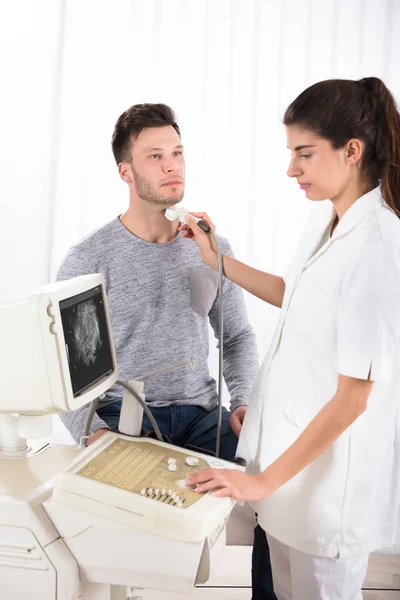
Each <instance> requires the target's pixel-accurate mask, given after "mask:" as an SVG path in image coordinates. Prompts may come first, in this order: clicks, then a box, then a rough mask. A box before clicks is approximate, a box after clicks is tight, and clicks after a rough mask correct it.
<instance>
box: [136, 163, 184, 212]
mask: <svg viewBox="0 0 400 600" xmlns="http://www.w3.org/2000/svg"><path fill="white" fill-rule="evenodd" d="M132 173H133V180H134V182H135V187H136V192H137V194H138V196H139V198H141V199H142V200H146V202H151V203H152V204H160V205H161V204H163V205H165V204H166V205H168V206H173V205H174V204H177V203H178V202H180V201H181V200H182V198H183V193H184V190H183V185H182V191H181V192H180V193H179V194H175V195H173V196H164V195H163V194H162V193H161V192H160V193H158V194H157V192H155V191H154V190H153V188H152V187H151V184H150V183H149V182H148V181H147V179H145V178H144V177H142V176H141V175H139V174H138V173H137V172H136V171H135V169H134V168H133V167H132ZM166 191H167V190H166Z"/></svg>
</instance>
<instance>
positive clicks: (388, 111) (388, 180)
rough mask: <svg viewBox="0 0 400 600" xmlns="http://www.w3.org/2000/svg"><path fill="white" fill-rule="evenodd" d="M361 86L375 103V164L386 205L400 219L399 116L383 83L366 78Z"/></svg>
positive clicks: (394, 103) (392, 99)
mask: <svg viewBox="0 0 400 600" xmlns="http://www.w3.org/2000/svg"><path fill="white" fill-rule="evenodd" d="M359 83H360V84H361V85H362V86H363V87H364V88H365V89H366V90H367V93H368V92H369V93H370V94H371V95H373V97H374V100H375V103H376V113H375V114H376V161H375V164H376V166H378V170H379V172H378V173H377V176H378V178H379V179H380V180H381V188H382V195H383V198H384V200H385V202H386V203H387V204H388V205H389V206H390V208H392V209H393V210H394V211H395V212H396V214H397V215H398V216H400V114H399V111H398V109H397V106H396V102H395V100H394V98H393V96H392V94H391V93H390V91H389V90H388V88H387V87H386V85H385V84H384V83H383V81H382V80H381V79H378V77H365V78H364V79H360V81H359Z"/></svg>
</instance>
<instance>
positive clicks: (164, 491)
mask: <svg viewBox="0 0 400 600" xmlns="http://www.w3.org/2000/svg"><path fill="white" fill-rule="evenodd" d="M166 493H167V490H166V489H165V488H163V489H162V490H161V496H165V494H166Z"/></svg>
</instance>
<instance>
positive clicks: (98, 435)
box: [86, 429, 110, 446]
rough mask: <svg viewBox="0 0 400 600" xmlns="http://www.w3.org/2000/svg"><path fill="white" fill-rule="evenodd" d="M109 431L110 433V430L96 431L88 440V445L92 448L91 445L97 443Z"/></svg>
mask: <svg viewBox="0 0 400 600" xmlns="http://www.w3.org/2000/svg"><path fill="white" fill-rule="evenodd" d="M107 431H110V430H109V429H98V430H97V431H95V432H94V433H92V435H91V436H90V438H88V440H87V442H86V445H87V446H90V444H93V442H95V441H96V440H98V439H99V437H101V436H102V435H104V434H105V433H107Z"/></svg>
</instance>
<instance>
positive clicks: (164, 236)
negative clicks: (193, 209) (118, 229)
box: [120, 206, 179, 244]
mask: <svg viewBox="0 0 400 600" xmlns="http://www.w3.org/2000/svg"><path fill="white" fill-rule="evenodd" d="M120 221H121V223H122V225H124V227H126V229H128V231H130V232H131V233H133V234H134V235H135V236H136V237H138V238H140V239H142V240H145V241H146V242H151V243H153V244H165V243H166V242H171V241H172V240H173V239H174V238H175V237H176V236H177V234H178V227H179V223H176V222H174V223H171V221H168V220H167V219H166V218H165V216H164V211H163V210H159V209H158V210H155V209H154V210H146V209H143V208H142V209H141V208H139V207H137V206H135V207H132V206H130V207H129V208H128V210H127V211H126V212H124V214H123V215H121V216H120Z"/></svg>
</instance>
